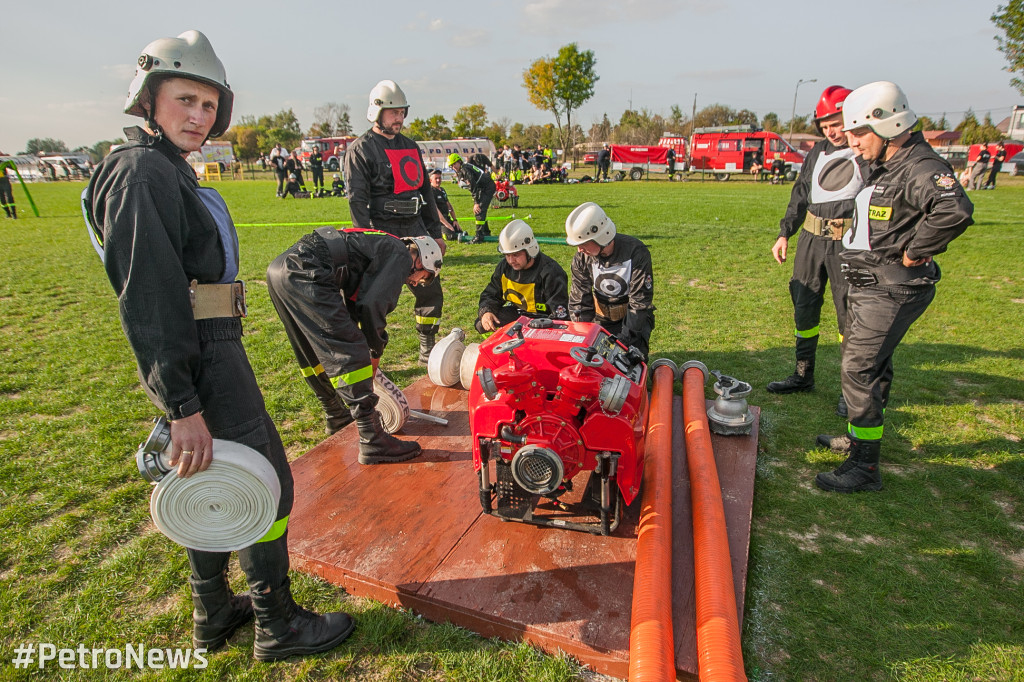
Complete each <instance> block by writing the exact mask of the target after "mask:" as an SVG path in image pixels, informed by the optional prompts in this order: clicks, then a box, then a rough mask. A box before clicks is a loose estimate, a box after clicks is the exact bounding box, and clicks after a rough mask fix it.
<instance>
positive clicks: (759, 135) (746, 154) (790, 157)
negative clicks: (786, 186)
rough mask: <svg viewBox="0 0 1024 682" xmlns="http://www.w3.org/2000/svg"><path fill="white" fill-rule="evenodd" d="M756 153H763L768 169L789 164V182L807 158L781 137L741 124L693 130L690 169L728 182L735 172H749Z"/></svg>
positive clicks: (787, 170) (787, 171)
mask: <svg viewBox="0 0 1024 682" xmlns="http://www.w3.org/2000/svg"><path fill="white" fill-rule="evenodd" d="M755 152H761V158H762V159H763V165H764V167H765V168H770V167H771V165H772V161H774V160H775V159H776V158H781V159H782V160H783V162H784V163H785V164H786V179H787V180H790V181H792V180H795V179H796V175H797V173H799V172H800V169H801V168H802V167H803V163H804V155H803V154H802V153H801V152H798V151H797V150H795V149H793V147H791V146H790V144H789V143H788V142H786V141H785V140H784V139H782V138H781V137H780V136H779V135H778V134H776V133H773V132H771V131H768V130H760V129H759V128H757V127H756V126H752V125H738V126H721V127H715V128H697V129H696V130H695V131H693V137H691V138H690V159H689V165H690V170H691V171H692V172H696V171H703V172H705V173H713V174H714V175H715V176H716V177H717V178H718V179H719V180H728V179H729V178H730V176H732V175H733V174H735V173H749V172H750V165H751V163H752V161H753V158H754V154H755Z"/></svg>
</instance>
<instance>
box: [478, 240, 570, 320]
mask: <svg viewBox="0 0 1024 682" xmlns="http://www.w3.org/2000/svg"><path fill="white" fill-rule="evenodd" d="M498 253H501V254H502V255H503V256H504V258H502V259H501V262H499V263H498V265H497V267H495V268H494V274H493V275H491V281H490V282H488V283H487V286H486V287H485V288H484V290H483V293H481V294H480V306H479V315H478V316H477V320H476V330H477V331H478V332H480V333H481V334H488V333H490V332H493V331H494V330H495V329H498V328H500V327H503V326H505V325H506V324H508V323H509V322H512V321H513V320H515V319H517V318H519V317H520V316H521V315H526V316H527V317H549V318H551V319H553V320H567V319H569V291H568V281H569V279H568V277H567V276H566V274H565V270H564V269H563V268H562V266H561V265H559V264H558V263H557V262H556V261H555V260H554V259H553V258H551V257H550V256H548V255H547V254H545V253H541V250H540V245H539V244H538V243H537V238H536V237H534V235H533V229H532V228H531V227H530V226H529V225H528V224H526V222H525V221H522V220H513V221H512V222H510V223H509V224H508V225H506V226H505V229H503V230H502V231H501V234H500V235H498Z"/></svg>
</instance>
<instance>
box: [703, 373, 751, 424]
mask: <svg viewBox="0 0 1024 682" xmlns="http://www.w3.org/2000/svg"><path fill="white" fill-rule="evenodd" d="M711 373H712V374H713V375H714V376H715V378H716V379H717V381H716V382H715V386H714V389H715V393H717V394H718V397H717V398H715V402H714V404H713V405H712V406H711V407H709V408H708V424H709V426H710V427H711V430H712V431H714V432H715V433H717V434H720V435H723V436H745V435H747V434H749V433H750V431H751V429H752V428H753V426H754V415H753V414H751V413H750V409H749V408H748V407H747V400H746V398H747V396H748V395H750V391H751V390H752V389H751V386H750V384H748V383H747V382H745V381H740V380H739V379H736V378H735V377H731V376H728V375H725V374H722V373H721V372H720V371H718V370H713V371H712V372H711Z"/></svg>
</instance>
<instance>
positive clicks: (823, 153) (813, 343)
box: [779, 140, 864, 362]
mask: <svg viewBox="0 0 1024 682" xmlns="http://www.w3.org/2000/svg"><path fill="white" fill-rule="evenodd" d="M858 158H859V157H858V156H857V154H856V153H854V151H853V150H852V149H850V148H849V147H843V148H839V147H836V146H835V145H833V144H832V143H831V142H829V141H828V140H822V141H820V142H818V143H817V144H815V145H814V147H812V148H811V150H810V151H809V152H808V153H807V158H806V159H805V160H804V165H803V170H802V171H801V173H800V176H799V177H798V178H797V181H796V183H795V184H794V185H793V192H792V194H791V195H790V199H789V206H788V207H787V209H786V215H785V216H783V218H782V220H781V221H779V236H780V237H785V238H787V239H788V238H790V237H792V236H793V234H794V233H795V232H797V230H799V231H800V236H799V237H798V238H797V249H796V258H795V259H794V263H793V277H792V278H791V279H790V281H789V294H790V297H791V298H792V300H793V321H794V324H795V328H794V331H793V333H794V335H795V336H796V359H797V360H807V361H810V362H813V361H814V357H815V354H816V351H817V347H818V335H819V331H820V322H821V306H822V305H823V304H824V301H825V285H826V284H829V285H831V288H832V303H833V304H834V305H835V309H836V325H837V326H838V327H839V336H840V339H841V338H842V336H843V334H844V333H845V330H846V295H847V288H848V287H847V284H846V279H845V278H844V277H843V274H842V258H841V253H842V250H843V244H842V241H841V240H842V238H843V235H844V234H845V233H846V231H847V230H848V229H849V228H850V225H851V224H852V223H853V208H854V198H855V197H856V196H857V193H858V192H860V190H861V189H862V188H863V187H864V177H863V174H862V169H861V163H860V162H859V161H858ZM801 228H802V229H801Z"/></svg>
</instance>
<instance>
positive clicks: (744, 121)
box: [729, 109, 757, 126]
mask: <svg viewBox="0 0 1024 682" xmlns="http://www.w3.org/2000/svg"><path fill="white" fill-rule="evenodd" d="M729 125H753V126H756V125H757V114H755V113H754V112H753V111H751V110H750V109H740V110H739V111H737V112H736V117H735V118H734V119H733V120H732V121H731V122H730V124H729Z"/></svg>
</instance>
